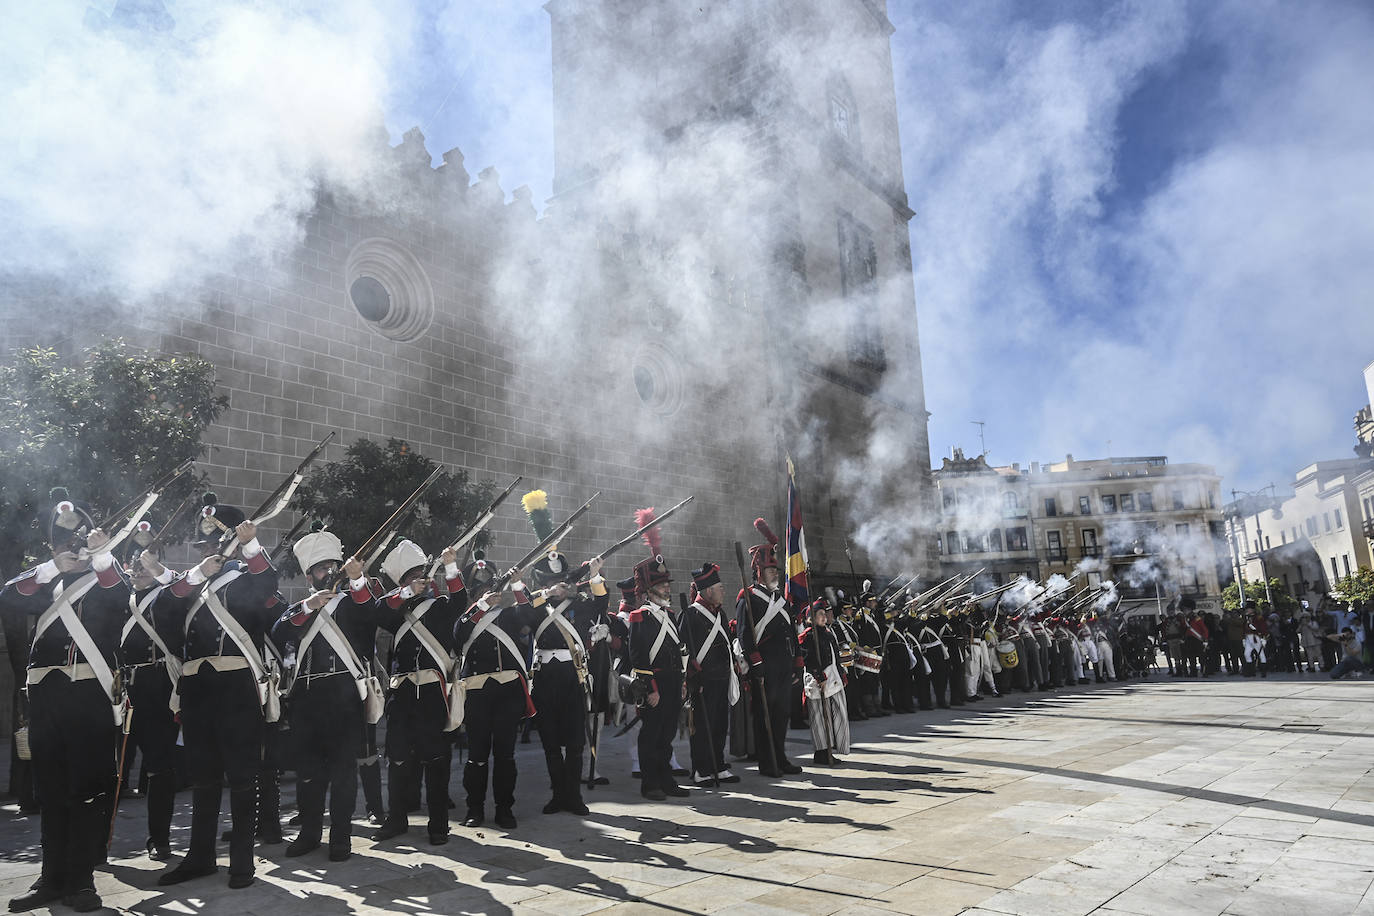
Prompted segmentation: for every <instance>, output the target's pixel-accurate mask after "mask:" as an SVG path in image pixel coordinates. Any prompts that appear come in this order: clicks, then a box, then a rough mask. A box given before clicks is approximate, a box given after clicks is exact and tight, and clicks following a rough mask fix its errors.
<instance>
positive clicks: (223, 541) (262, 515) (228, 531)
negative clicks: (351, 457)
mask: <svg viewBox="0 0 1374 916" xmlns="http://www.w3.org/2000/svg"><path fill="white" fill-rule="evenodd" d="M333 438H334V433H332V432H331V433H330V434H329V435H327V436H325V437H324V438H323V439H321V440H320V443H319V445H316V446H315V447H314V448H313V449H311V450H310V454H308V455H306V456H305V458H304V459H303V460H302V461H301V463H300V464H299V465H297V466H296V469H295V470H294V471H292V472H291V473H290V474H288V475H286V479H285V480H283V481H282V482H281V483H280V484H278V485H277V488H276V489H275V490H273V491H272V492H271V493H269V494H268V496H267V498H266V499H264V500H263V501H262V504H261V505H259V506H258V507H257V508H256V509H254V510H253V514H252V515H249V516H248V520H249V521H251V522H252V523H253V524H254V525H261V524H262V523H263V522H267V521H271V520H272V519H274V518H276V517H277V516H278V515H280V514H281V513H282V512H283V511H284V510H285V509H286V506H287V503H289V502H291V497H293V496H295V495H296V490H297V489H299V488H300V485H301V481H303V480H305V472H306V469H307V468H309V467H310V465H312V464H314V462H315V459H316V458H318V457H320V453H321V452H323V451H324V448H325V446H326V445H328V444H329V440H331V439H333ZM219 543H220V551H219V552H220V556H221V557H223V558H225V559H228V558H229V557H230V556H232V555H233V553H234V551H235V550H237V549H238V547H237V544H238V541H236V540H235V539H234V529H233V528H225V529H224V533H223V534H221V535H220V539H219Z"/></svg>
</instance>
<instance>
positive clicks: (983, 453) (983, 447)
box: [969, 420, 988, 458]
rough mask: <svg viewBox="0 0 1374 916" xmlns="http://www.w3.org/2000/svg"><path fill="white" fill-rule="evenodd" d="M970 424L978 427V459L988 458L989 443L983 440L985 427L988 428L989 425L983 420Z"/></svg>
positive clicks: (973, 421)
mask: <svg viewBox="0 0 1374 916" xmlns="http://www.w3.org/2000/svg"><path fill="white" fill-rule="evenodd" d="M969 422H970V423H972V424H973V425H974V426H976V427H978V448H979V450H980V451H979V454H978V457H979V458H986V457H987V454H988V443H987V440H986V439H984V438H983V427H984V426H986V425H987V423H985V422H983V421H982V420H970V421H969Z"/></svg>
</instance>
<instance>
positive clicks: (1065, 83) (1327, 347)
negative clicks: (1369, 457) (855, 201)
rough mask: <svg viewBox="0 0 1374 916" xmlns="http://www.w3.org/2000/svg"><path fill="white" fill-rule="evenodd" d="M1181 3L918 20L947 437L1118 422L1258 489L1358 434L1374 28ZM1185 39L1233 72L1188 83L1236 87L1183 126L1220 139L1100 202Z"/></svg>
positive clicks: (1049, 443) (1045, 443) (930, 253)
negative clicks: (1156, 179) (1120, 203)
mask: <svg viewBox="0 0 1374 916" xmlns="http://www.w3.org/2000/svg"><path fill="white" fill-rule="evenodd" d="M1187 12H1188V18H1185V16H1184V15H1183V14H1184V10H1183V8H1181V7H1179V6H1178V5H1164V4H1158V5H1156V4H1150V5H1139V6H1135V5H1118V6H1116V7H1113V8H1111V9H1110V10H1108V11H1107V13H1106V14H1105V15H1104V16H1103V18H1102V19H1101V20H1100V21H1099V22H1097V23H1095V24H1094V25H1092V26H1085V25H1082V24H1075V25H1064V24H1060V25H1055V26H1052V27H1049V28H1036V27H1032V26H1029V25H1027V24H1025V23H1020V24H1014V23H1009V22H1004V23H1003V24H1002V25H1001V26H999V27H992V28H988V27H986V26H987V24H986V23H982V24H981V25H983V26H984V27H983V28H979V29H976V30H975V29H973V28H971V27H970V26H969V25H967V24H961V25H958V26H951V25H949V24H945V23H939V22H931V21H923V20H916V21H913V22H910V23H900V24H899V25H901V26H905V27H907V28H911V29H913V30H914V32H913V35H912V36H911V37H909V38H907V39H903V44H904V46H905V47H910V48H912V49H913V54H915V55H917V59H914V60H912V61H909V62H908V63H909V69H908V70H907V71H906V79H905V80H903V84H904V86H905V89H906V92H905V95H904V104H905V110H904V120H905V121H906V123H907V124H916V125H919V126H920V128H919V129H918V130H917V131H915V133H916V136H914V137H913V136H912V134H913V131H912V130H911V129H910V128H909V127H908V128H907V129H906V136H905V139H906V141H907V157H906V162H907V176H906V177H907V183H908V187H909V188H910V189H911V193H912V198H913V205H914V207H915V208H916V210H917V213H918V215H917V219H916V222H915V226H914V229H913V243H914V249H915V258H916V264H917V274H916V282H917V299H918V307H919V309H920V315H921V321H922V343H923V355H924V358H925V363H926V367H927V374H926V384H927V398H928V402H929V403H930V405H931V409H932V410H933V411H934V412H935V414H936V417H935V419H934V421H933V422H932V442H933V446H934V447H935V448H936V449H937V450H939V451H942V450H943V449H944V448H945V447H946V445H947V444H949V443H956V444H957V443H959V442H961V441H962V442H968V441H970V440H969V439H968V438H967V437H968V436H969V435H970V430H971V427H969V426H968V425H967V424H966V422H965V421H966V420H967V419H988V420H991V421H993V422H992V424H991V425H990V427H989V433H990V437H991V438H992V440H993V442H994V443H995V445H994V448H995V449H996V451H995V454H994V455H993V458H994V460H998V461H1011V460H1016V459H1021V458H1052V457H1055V456H1057V455H1062V454H1063V453H1065V452H1075V453H1077V454H1079V455H1083V456H1087V455H1092V454H1101V453H1104V452H1105V451H1106V448H1107V441H1108V440H1111V441H1112V451H1113V452H1115V453H1116V454H1129V453H1136V454H1139V453H1160V452H1167V453H1169V454H1170V455H1171V457H1172V458H1173V459H1174V460H1196V461H1205V462H1210V463H1213V464H1216V465H1218V466H1219V467H1220V468H1222V469H1223V470H1225V471H1234V472H1236V473H1239V474H1241V475H1242V476H1243V480H1246V481H1250V482H1252V483H1253V482H1262V481H1260V478H1264V480H1265V481H1267V479H1268V478H1269V477H1276V478H1277V479H1283V478H1284V477H1286V476H1287V475H1288V474H1290V473H1291V472H1292V470H1294V469H1296V467H1298V466H1300V465H1301V464H1304V463H1306V462H1307V461H1309V460H1312V459H1314V458H1319V457H1340V456H1344V455H1346V454H1348V449H1349V439H1350V436H1349V432H1348V426H1349V420H1348V417H1349V415H1351V414H1352V413H1353V411H1354V409H1355V408H1356V407H1357V406H1358V403H1357V402H1356V401H1354V400H1347V398H1356V397H1358V392H1359V378H1358V370H1359V367H1360V366H1362V365H1364V364H1365V363H1366V362H1367V361H1368V360H1369V358H1370V343H1369V342H1370V340H1371V338H1372V337H1374V335H1371V333H1370V332H1371V330H1374V309H1371V308H1370V307H1369V306H1370V302H1369V292H1368V291H1369V290H1370V289H1371V288H1374V282H1371V281H1374V267H1372V266H1371V262H1370V259H1369V257H1368V252H1369V251H1370V250H1371V246H1372V245H1374V186H1371V184H1370V182H1369V181H1368V176H1367V172H1368V163H1369V162H1370V161H1374V155H1372V154H1374V129H1372V128H1371V117H1370V114H1369V109H1368V106H1367V105H1366V104H1365V102H1364V100H1363V98H1362V90H1361V88H1360V87H1367V86H1368V85H1369V84H1370V81H1371V80H1370V77H1371V73H1370V65H1369V63H1368V61H1369V60H1370V52H1371V51H1372V50H1374V26H1372V25H1371V22H1370V16H1369V15H1368V12H1367V11H1360V10H1358V9H1357V8H1356V5H1351V4H1311V5H1305V6H1304V7H1303V9H1302V12H1301V13H1299V14H1296V15H1295V14H1294V10H1293V8H1292V7H1290V6H1283V7H1282V8H1280V7H1278V6H1276V5H1273V4H1265V5H1256V4H1249V3H1244V4H1230V5H1226V6H1222V7H1216V8H1213V7H1208V8H1205V9H1201V10H1200V8H1197V7H1189V8H1188V10H1187ZM1185 41H1195V42H1202V43H1205V44H1208V45H1213V46H1215V47H1216V48H1217V49H1218V53H1220V54H1221V55H1222V57H1223V59H1224V62H1225V66H1226V71H1225V74H1224V76H1223V79H1222V82H1221V83H1220V85H1219V86H1218V87H1210V86H1209V87H1201V86H1199V87H1194V88H1196V89H1198V90H1199V91H1200V94H1212V93H1213V92H1219V101H1218V102H1217V104H1215V105H1211V106H1208V107H1207V108H1206V109H1205V110H1204V109H1202V108H1201V107H1199V117H1202V116H1204V115H1203V112H1204V111H1205V116H1206V117H1207V118H1208V121H1207V122H1206V123H1205V124H1201V125H1199V124H1180V125H1177V129H1178V130H1180V131H1184V130H1188V131H1192V132H1195V133H1197V134H1198V135H1199V136H1202V137H1203V138H1205V143H1203V145H1202V146H1201V148H1200V149H1199V150H1198V152H1197V154H1196V155H1195V156H1194V157H1193V158H1191V159H1189V160H1186V161H1182V162H1180V163H1178V164H1177V165H1176V167H1175V168H1174V170H1173V171H1172V172H1171V173H1170V174H1168V175H1167V176H1166V179H1165V180H1164V182H1163V183H1162V185H1161V186H1160V187H1158V188H1157V189H1156V190H1155V191H1154V193H1153V194H1152V195H1151V196H1150V197H1148V198H1147V199H1145V200H1143V201H1141V202H1140V206H1139V208H1138V210H1135V211H1126V212H1123V213H1117V214H1105V215H1104V214H1103V213H1102V211H1101V208H1100V206H1099V203H1098V202H1099V200H1101V199H1102V198H1103V196H1104V195H1105V194H1106V193H1108V192H1109V191H1111V190H1112V189H1113V187H1114V182H1115V175H1114V171H1113V170H1114V167H1115V161H1116V156H1117V153H1118V149H1117V146H1116V144H1117V143H1119V142H1120V138H1119V136H1118V134H1117V117H1118V114H1119V112H1120V109H1121V106H1122V104H1123V103H1124V102H1125V101H1126V100H1127V98H1128V97H1129V95H1130V93H1131V91H1132V90H1133V89H1134V88H1135V87H1136V86H1138V85H1139V84H1140V82H1141V81H1142V80H1143V79H1145V78H1146V77H1147V76H1148V75H1149V73H1150V70H1151V68H1152V67H1158V66H1168V65H1169V64H1170V62H1171V61H1172V60H1173V59H1174V58H1175V57H1176V55H1177V54H1178V53H1179V52H1180V51H1181V50H1182V48H1183V46H1184V43H1185ZM927 47H928V48H929V53H928V54H927V53H925V52H926V48H927ZM943 86H954V87H959V88H958V89H957V90H955V91H954V92H953V93H941V92H939V91H937V90H938V87H943ZM1123 277H1124V278H1125V282H1122V278H1123ZM1123 290H1124V292H1122V291H1123ZM1057 293H1058V294H1067V295H1071V296H1074V297H1077V298H1079V299H1080V300H1081V301H1089V302H1091V301H1096V302H1099V303H1100V306H1099V308H1100V312H1098V313H1096V314H1093V313H1088V314H1083V313H1081V312H1078V313H1076V312H1075V311H1074V310H1073V309H1071V308H1070V307H1069V305H1070V304H1069V303H1066V302H1063V301H1060V300H1059V299H1058V298H1057ZM1347 376H1348V378H1347Z"/></svg>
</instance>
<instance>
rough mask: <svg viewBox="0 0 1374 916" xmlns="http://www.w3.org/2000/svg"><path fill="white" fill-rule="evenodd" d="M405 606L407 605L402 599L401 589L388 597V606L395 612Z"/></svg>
mask: <svg viewBox="0 0 1374 916" xmlns="http://www.w3.org/2000/svg"><path fill="white" fill-rule="evenodd" d="M403 604H405V599H404V598H402V597H401V592H400V590H399V589H397V590H396V591H394V592H392V593H391V594H389V595H387V596H386V606H387V607H389V608H391V609H392V610H393V611H394V610H397V609H399V608H400V606H401V605H403Z"/></svg>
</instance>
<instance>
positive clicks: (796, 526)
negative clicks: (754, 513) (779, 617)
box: [783, 457, 810, 612]
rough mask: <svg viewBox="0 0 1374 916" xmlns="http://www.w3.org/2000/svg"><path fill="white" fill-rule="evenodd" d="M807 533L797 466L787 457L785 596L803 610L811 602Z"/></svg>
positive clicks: (795, 606) (792, 604)
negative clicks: (799, 494) (799, 492)
mask: <svg viewBox="0 0 1374 916" xmlns="http://www.w3.org/2000/svg"><path fill="white" fill-rule="evenodd" d="M806 567H807V561H806V535H805V534H804V533H803V532H802V515H801V497H800V496H798V494H797V474H796V468H795V467H793V465H792V459H791V458H790V457H789V458H788V459H787V554H786V561H785V562H784V563H783V569H785V570H786V571H787V572H786V575H787V582H786V584H784V586H783V596H784V597H785V598H786V599H787V602H788V604H790V605H791V606H792V608H793V609H794V610H795V611H797V612H801V611H803V610H805V609H806V606H807V604H808V603H809V602H810V590H809V588H808V587H807V583H806Z"/></svg>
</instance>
